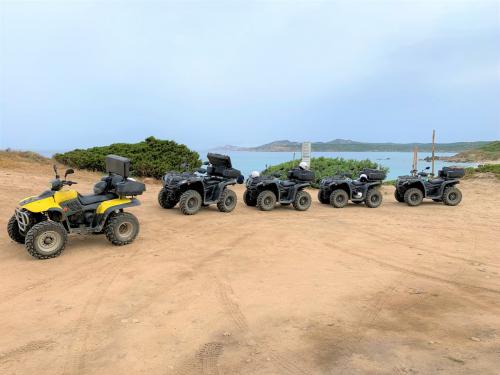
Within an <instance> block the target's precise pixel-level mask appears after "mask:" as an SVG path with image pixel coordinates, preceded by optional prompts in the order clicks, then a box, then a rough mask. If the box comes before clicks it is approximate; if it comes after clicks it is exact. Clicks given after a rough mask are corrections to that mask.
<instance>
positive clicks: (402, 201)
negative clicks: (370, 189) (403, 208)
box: [394, 189, 405, 203]
mask: <svg viewBox="0 0 500 375" xmlns="http://www.w3.org/2000/svg"><path fill="white" fill-rule="evenodd" d="M394 198H395V199H396V200H397V201H398V202H399V203H404V201H405V197H404V195H401V194H399V192H398V189H396V190H394Z"/></svg>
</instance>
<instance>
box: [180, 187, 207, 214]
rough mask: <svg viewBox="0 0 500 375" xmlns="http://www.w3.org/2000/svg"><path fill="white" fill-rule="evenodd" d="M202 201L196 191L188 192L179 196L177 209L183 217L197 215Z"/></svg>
mask: <svg viewBox="0 0 500 375" xmlns="http://www.w3.org/2000/svg"><path fill="white" fill-rule="evenodd" d="M202 203H203V199H202V198H201V195H200V193H198V192H197V191H196V190H188V191H186V192H185V193H183V194H182V195H181V199H180V201H179V207H180V209H181V212H182V213H183V214H184V215H194V214H197V213H198V211H199V210H200V208H201V205H202Z"/></svg>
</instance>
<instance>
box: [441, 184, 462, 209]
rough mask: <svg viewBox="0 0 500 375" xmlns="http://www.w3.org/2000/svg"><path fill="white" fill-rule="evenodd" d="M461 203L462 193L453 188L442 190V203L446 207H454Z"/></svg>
mask: <svg viewBox="0 0 500 375" xmlns="http://www.w3.org/2000/svg"><path fill="white" fill-rule="evenodd" d="M461 201H462V192H461V191H460V190H459V189H458V188H456V187H455V186H451V187H447V188H446V189H444V194H443V203H444V204H445V205H447V206H456V205H458V204H460V202H461Z"/></svg>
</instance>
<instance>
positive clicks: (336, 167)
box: [262, 157, 389, 187]
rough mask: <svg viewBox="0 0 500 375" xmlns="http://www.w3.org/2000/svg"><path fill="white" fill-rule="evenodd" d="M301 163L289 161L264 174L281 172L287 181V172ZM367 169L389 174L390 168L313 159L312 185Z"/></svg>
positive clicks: (331, 159) (361, 162) (322, 158)
mask: <svg viewBox="0 0 500 375" xmlns="http://www.w3.org/2000/svg"><path fill="white" fill-rule="evenodd" d="M299 162H300V161H298V160H295V161H288V162H285V163H281V164H278V165H273V166H270V167H268V168H267V169H266V170H264V171H263V172H262V173H263V174H271V173H276V172H279V174H280V178H282V179H286V177H287V172H288V171H289V170H290V169H292V168H294V167H296V166H297V165H298V164H299ZM365 168H376V169H382V170H384V171H385V172H386V173H388V172H389V169H388V168H385V167H382V166H379V165H378V164H377V163H374V162H373V161H371V160H368V159H366V160H353V159H343V158H325V157H320V158H312V159H311V169H312V170H313V171H314V172H315V174H316V180H315V181H314V182H313V183H312V186H313V187H319V182H320V181H321V180H322V179H323V178H325V177H329V176H335V175H340V174H342V173H350V174H351V175H352V176H353V178H356V177H357V176H359V174H360V173H361V171H362V170H363V169H365Z"/></svg>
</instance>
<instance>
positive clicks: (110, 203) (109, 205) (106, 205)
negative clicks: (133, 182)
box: [96, 198, 132, 214]
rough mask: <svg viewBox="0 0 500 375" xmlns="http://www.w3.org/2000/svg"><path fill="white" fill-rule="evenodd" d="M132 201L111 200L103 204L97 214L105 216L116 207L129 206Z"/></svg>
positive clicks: (123, 199) (126, 199) (122, 199)
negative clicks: (107, 211) (110, 209)
mask: <svg viewBox="0 0 500 375" xmlns="http://www.w3.org/2000/svg"><path fill="white" fill-rule="evenodd" d="M131 202H132V199H128V198H116V199H111V200H109V201H105V202H102V203H101V204H100V205H99V207H97V211H96V213H97V214H103V213H105V212H106V210H107V209H109V208H113V207H114V206H119V205H121V204H127V203H131Z"/></svg>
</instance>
